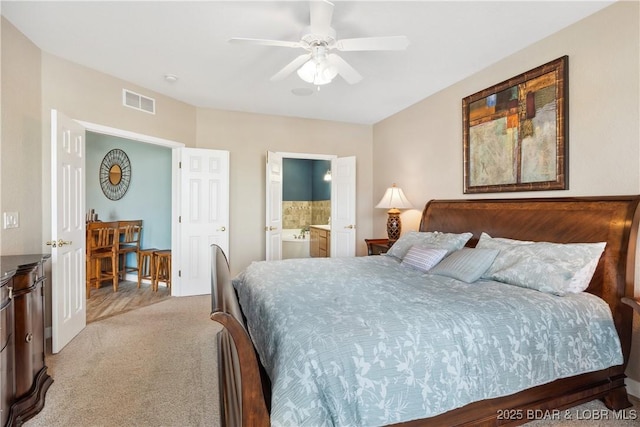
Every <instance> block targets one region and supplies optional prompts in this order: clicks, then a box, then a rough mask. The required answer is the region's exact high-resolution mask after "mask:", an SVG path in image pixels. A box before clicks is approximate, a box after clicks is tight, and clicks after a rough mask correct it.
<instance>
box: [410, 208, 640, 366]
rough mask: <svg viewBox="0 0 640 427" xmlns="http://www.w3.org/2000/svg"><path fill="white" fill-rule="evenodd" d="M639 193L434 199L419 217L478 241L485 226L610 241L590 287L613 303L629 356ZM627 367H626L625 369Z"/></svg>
mask: <svg viewBox="0 0 640 427" xmlns="http://www.w3.org/2000/svg"><path fill="white" fill-rule="evenodd" d="M639 202H640V196H609V197H576V198H546V199H542V198H540V199H492V200H481V199H476V200H432V201H430V202H428V203H427V205H426V206H425V209H424V211H423V213H422V219H421V221H420V230H421V231H443V232H453V233H462V232H467V231H469V232H472V233H473V238H472V239H471V240H470V241H469V244H468V246H475V244H476V243H477V241H478V238H479V237H480V234H481V233H482V232H483V231H484V232H486V233H488V234H489V235H491V236H492V237H508V238H511V239H518V240H533V241H547V242H556V243H580V242H584V243H588V242H606V243H607V246H606V248H605V251H604V253H603V255H602V257H601V258H600V262H599V264H598V268H597V269H596V272H595V274H594V276H593V279H592V280H591V283H590V285H589V288H588V289H587V292H590V293H592V294H594V295H597V296H599V297H601V298H602V299H604V300H605V301H606V302H607V303H608V304H609V306H610V307H611V312H612V313H613V317H614V321H615V324H616V328H617V330H618V335H619V336H620V341H621V343H622V351H623V353H624V367H626V365H627V362H628V360H629V353H630V349H631V333H632V320H633V310H632V309H631V307H629V306H627V305H626V304H623V303H622V302H621V299H622V298H623V297H625V296H627V297H633V294H634V276H635V259H636V241H637V236H638V219H639V215H640V212H638V209H637V208H638V203H639ZM623 372H624V370H623Z"/></svg>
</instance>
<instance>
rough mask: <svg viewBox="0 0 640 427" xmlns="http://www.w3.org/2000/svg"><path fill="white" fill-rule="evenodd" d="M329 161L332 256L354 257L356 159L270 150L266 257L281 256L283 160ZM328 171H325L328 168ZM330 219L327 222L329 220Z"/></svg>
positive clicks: (268, 259)
mask: <svg viewBox="0 0 640 427" xmlns="http://www.w3.org/2000/svg"><path fill="white" fill-rule="evenodd" d="M285 158H288V159H307V160H328V161H330V162H331V168H330V172H331V181H330V182H331V193H330V194H331V199H330V200H331V202H330V203H331V215H330V217H331V225H330V230H329V233H331V238H330V242H328V243H329V244H330V247H329V248H327V249H328V251H327V252H328V253H330V254H331V257H352V256H355V252H356V251H355V236H356V233H355V228H356V206H355V203H356V158H355V157H354V156H350V157H337V156H336V155H323V154H308V153H307V154H304V153H282V152H272V151H269V152H267V168H266V191H265V193H266V209H265V246H266V247H265V253H266V257H265V259H266V260H267V261H272V260H279V259H282V229H283V212H282V196H283V159H285ZM325 173H326V171H325ZM327 222H328V221H327Z"/></svg>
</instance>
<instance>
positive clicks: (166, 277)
mask: <svg viewBox="0 0 640 427" xmlns="http://www.w3.org/2000/svg"><path fill="white" fill-rule="evenodd" d="M153 256H154V258H155V261H154V265H155V268H156V274H155V281H154V288H153V290H154V291H157V290H158V284H159V283H160V282H164V283H165V284H166V285H167V288H169V289H171V250H170V249H165V250H162V251H155V252H154V253H153Z"/></svg>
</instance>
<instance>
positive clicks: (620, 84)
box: [373, 2, 640, 396]
mask: <svg viewBox="0 0 640 427" xmlns="http://www.w3.org/2000/svg"><path fill="white" fill-rule="evenodd" d="M639 14H640V11H639V3H638V2H618V3H616V4H614V5H612V6H610V7H608V8H606V9H604V10H603V11H602V12H599V13H597V14H595V15H592V16H590V17H588V18H586V19H584V20H583V21H581V22H579V23H577V24H575V25H573V26H571V27H568V28H566V29H565V30H563V31H560V32H559V33H556V34H554V35H552V36H550V37H549V38H547V39H544V40H542V41H540V42H538V43H535V44H534V45H532V46H530V47H528V48H526V49H524V50H522V51H521V52H518V53H516V54H514V55H512V56H509V57H508V58H506V59H504V60H502V61H500V62H498V63H496V64H494V65H492V66H491V67H488V68H486V69H485V70H483V71H481V72H479V73H477V74H475V75H473V76H471V77H470V78H468V79H465V80H463V81H461V82H459V83H457V84H455V85H453V86H451V87H448V88H447V89H445V90H443V91H441V92H439V93H437V94H435V95H433V96H431V97H429V98H427V99H425V100H423V101H421V102H419V103H417V104H415V105H413V106H412V107H410V108H407V109H406V110H404V111H402V112H400V113H398V114H396V115H394V116H392V117H390V118H388V119H387V120H384V121H381V122H379V123H377V124H376V125H374V130H373V135H374V143H373V170H374V171H375V174H374V176H373V189H374V194H375V195H376V196H379V195H382V194H383V192H384V189H385V188H386V187H387V186H388V183H389V182H391V181H394V182H397V183H398V185H399V186H401V187H402V188H403V190H405V194H406V195H407V197H408V198H409V199H410V200H411V201H412V202H413V203H414V204H416V205H417V207H419V208H420V209H421V208H422V207H423V206H424V204H425V203H426V202H427V201H428V200H430V199H434V198H478V197H534V196H535V197H554V196H555V197H560V196H584V195H615V194H638V193H640V118H639V117H640V96H639V95H640V83H639V80H640V69H639V64H640V42H639V28H640V23H639ZM563 55H568V56H569V190H566V191H549V192H528V193H502V194H495V193H494V194H489V195H487V194H483V195H465V194H463V181H462V180H463V170H462V156H463V153H462V98H464V97H466V96H468V95H471V94H473V93H476V92H478V91H480V90H482V89H485V88H487V87H489V86H492V85H494V84H496V83H499V82H502V81H504V80H506V79H508V78H510V77H513V76H516V75H518V74H520V73H522V72H525V71H527V70H530V69H532V68H535V67H537V66H538V65H541V64H544V63H546V62H548V61H551V60H553V59H556V58H558V57H561V56H563ZM419 219H420V217H419V211H418V210H413V211H409V212H405V213H404V214H403V220H404V224H405V225H407V227H406V229H417V227H418V225H419ZM384 230H385V214H384V213H383V212H382V213H378V212H374V231H375V233H374V234H375V235H376V236H384V234H385V231H384ZM637 270H640V265H639V266H638V268H637ZM637 283H640V281H637ZM636 293H637V294H638V295H640V284H636ZM637 320H638V319H637V318H636V325H635V328H634V352H633V353H632V362H631V363H630V364H629V369H628V375H629V376H630V377H632V378H633V379H634V380H635V381H640V362H638V361H639V360H640V329H639V328H638V322H637ZM634 357H635V359H634ZM634 360H635V362H634ZM633 385H634V387H635V388H634V390H633V392H634V394H635V395H636V396H640V383H634V384H633Z"/></svg>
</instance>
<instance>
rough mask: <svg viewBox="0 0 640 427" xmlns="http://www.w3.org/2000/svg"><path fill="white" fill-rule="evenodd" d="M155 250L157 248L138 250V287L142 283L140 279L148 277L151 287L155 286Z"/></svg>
mask: <svg viewBox="0 0 640 427" xmlns="http://www.w3.org/2000/svg"><path fill="white" fill-rule="evenodd" d="M157 250H158V249H157V248H150V249H140V250H138V288H139V287H140V283H142V279H149V280H150V281H151V289H154V288H155V284H154V282H155V272H156V266H155V257H154V256H153V253H154V252H155V251H157Z"/></svg>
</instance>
